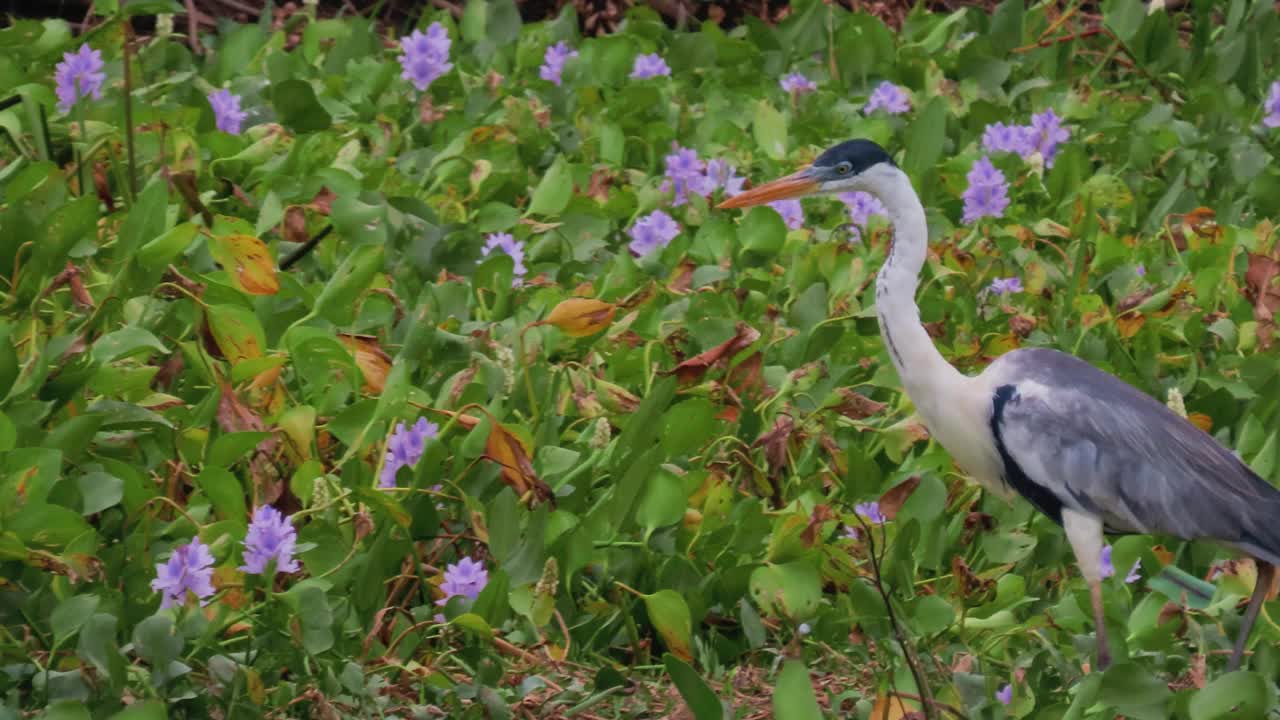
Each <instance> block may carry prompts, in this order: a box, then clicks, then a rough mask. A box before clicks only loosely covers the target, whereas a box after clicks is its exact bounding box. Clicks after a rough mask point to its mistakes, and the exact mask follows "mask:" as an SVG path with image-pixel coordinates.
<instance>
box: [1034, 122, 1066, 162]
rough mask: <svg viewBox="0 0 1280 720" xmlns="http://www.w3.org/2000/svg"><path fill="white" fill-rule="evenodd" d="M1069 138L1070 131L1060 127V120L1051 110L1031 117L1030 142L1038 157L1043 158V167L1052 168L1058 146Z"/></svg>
mask: <svg viewBox="0 0 1280 720" xmlns="http://www.w3.org/2000/svg"><path fill="white" fill-rule="evenodd" d="M1070 137H1071V131H1070V130H1068V129H1067V128H1065V127H1063V126H1062V118H1060V117H1058V115H1057V113H1055V112H1054V111H1053V108H1049V109H1048V110H1045V111H1044V112H1042V113H1040V114H1038V115H1032V116H1031V138H1030V141H1031V143H1032V145H1033V146H1034V147H1035V149H1036V150H1037V151H1038V152H1039V153H1040V157H1042V158H1044V166H1045V167H1048V168H1051V167H1053V158H1054V156H1055V155H1057V154H1058V145H1060V144H1061V143H1064V142H1066V141H1067V140H1068V139H1069V138H1070Z"/></svg>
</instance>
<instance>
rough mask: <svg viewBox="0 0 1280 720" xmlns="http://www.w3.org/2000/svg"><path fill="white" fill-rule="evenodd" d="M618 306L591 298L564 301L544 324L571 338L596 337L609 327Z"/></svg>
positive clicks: (555, 308) (553, 310)
mask: <svg viewBox="0 0 1280 720" xmlns="http://www.w3.org/2000/svg"><path fill="white" fill-rule="evenodd" d="M617 309H618V308H617V306H616V305H614V304H613V303H607V302H604V301H601V300H593V299H591V298H569V299H568V300H562V301H561V302H560V303H559V304H558V305H556V306H555V307H554V308H553V309H552V310H551V314H550V315H547V319H546V320H543V321H542V323H543V324H547V325H555V326H556V327H558V328H560V330H561V331H563V332H564V333H565V334H566V335H569V336H570V337H586V336H588V335H594V334H596V333H598V332H600V331H601V330H604V329H605V328H607V327H609V323H611V322H613V315H614V313H615V312H617Z"/></svg>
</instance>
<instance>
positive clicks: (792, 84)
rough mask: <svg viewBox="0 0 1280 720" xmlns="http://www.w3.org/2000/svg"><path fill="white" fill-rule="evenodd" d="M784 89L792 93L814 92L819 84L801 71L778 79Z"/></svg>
mask: <svg viewBox="0 0 1280 720" xmlns="http://www.w3.org/2000/svg"><path fill="white" fill-rule="evenodd" d="M778 84H779V85H781V86H782V89H783V91H785V92H788V93H791V94H792V95H802V94H804V93H807V92H813V91H814V90H817V89H818V84H817V83H815V82H814V81H812V80H810V79H809V78H807V77H805V76H804V75H801V74H800V73H798V72H796V73H791V74H790V75H787V76H785V77H783V78H782V80H780V81H778Z"/></svg>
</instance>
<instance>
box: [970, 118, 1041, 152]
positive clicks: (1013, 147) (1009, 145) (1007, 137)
mask: <svg viewBox="0 0 1280 720" xmlns="http://www.w3.org/2000/svg"><path fill="white" fill-rule="evenodd" d="M982 149H983V150H986V151H987V152H993V153H994V152H1011V153H1017V154H1018V155H1020V156H1022V157H1024V158H1025V157H1027V156H1029V155H1030V154H1031V153H1032V152H1034V150H1035V145H1034V143H1033V142H1032V133H1031V129H1030V128H1028V127H1026V126H1023V125H1005V124H1004V123H1002V122H998V123H991V124H990V125H988V126H987V127H986V129H985V130H983V132H982Z"/></svg>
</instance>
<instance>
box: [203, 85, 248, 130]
mask: <svg viewBox="0 0 1280 720" xmlns="http://www.w3.org/2000/svg"><path fill="white" fill-rule="evenodd" d="M209 105H210V106H212V107H213V120H214V123H215V124H216V125H217V126H218V129H219V130H221V131H222V132H225V133H230V134H232V135H239V134H240V126H241V125H242V124H243V123H244V119H245V118H246V117H248V116H249V113H247V112H244V111H243V110H241V109H240V96H239V95H235V94H232V92H231V91H230V90H225V89H224V90H218V91H217V92H213V93H210V94H209Z"/></svg>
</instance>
